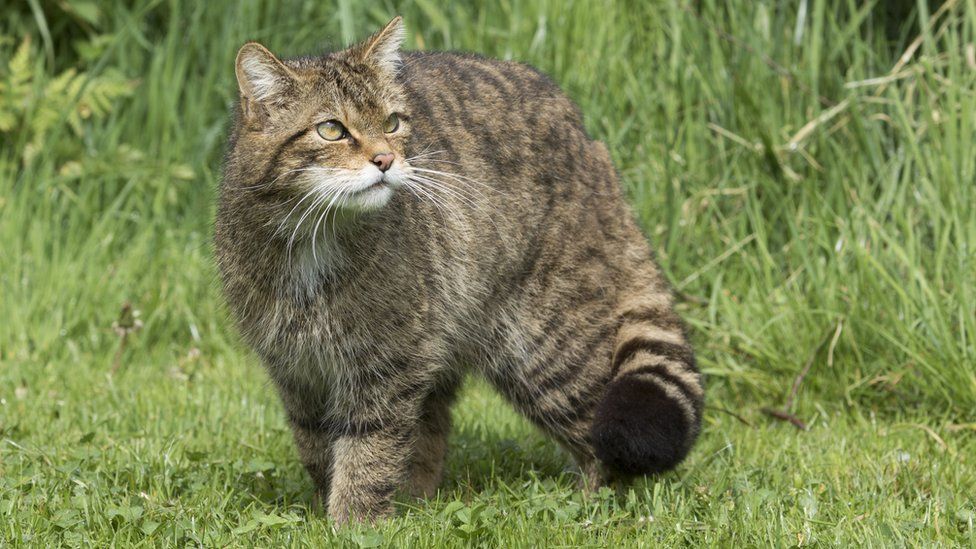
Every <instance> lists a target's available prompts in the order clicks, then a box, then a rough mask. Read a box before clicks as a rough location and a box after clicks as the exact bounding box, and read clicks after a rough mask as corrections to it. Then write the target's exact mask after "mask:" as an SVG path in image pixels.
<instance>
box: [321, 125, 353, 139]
mask: <svg viewBox="0 0 976 549" xmlns="http://www.w3.org/2000/svg"><path fill="white" fill-rule="evenodd" d="M315 131H317V132H319V136H321V137H322V139H325V140H326V141H338V140H340V139H342V138H343V137H346V136H347V135H349V132H347V131H346V127H345V126H343V125H342V123H340V122H339V121H338V120H326V121H325V122H322V123H321V124H319V125H318V126H315Z"/></svg>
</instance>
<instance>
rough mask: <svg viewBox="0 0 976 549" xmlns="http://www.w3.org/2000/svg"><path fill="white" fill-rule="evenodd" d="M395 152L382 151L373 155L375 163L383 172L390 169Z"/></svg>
mask: <svg viewBox="0 0 976 549" xmlns="http://www.w3.org/2000/svg"><path fill="white" fill-rule="evenodd" d="M394 158H396V157H395V156H393V153H380V154H378V155H376V156H374V157H373V164H374V165H375V166H376V167H377V168H379V169H380V171H381V172H385V171H386V170H389V169H390V166H392V165H393V159H394Z"/></svg>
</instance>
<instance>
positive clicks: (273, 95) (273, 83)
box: [236, 42, 295, 113]
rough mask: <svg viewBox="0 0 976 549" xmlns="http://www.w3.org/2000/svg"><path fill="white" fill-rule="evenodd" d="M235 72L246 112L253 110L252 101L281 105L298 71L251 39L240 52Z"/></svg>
mask: <svg viewBox="0 0 976 549" xmlns="http://www.w3.org/2000/svg"><path fill="white" fill-rule="evenodd" d="M236 72H237V85H238V86H239V87H240V90H241V99H242V100H243V101H244V108H245V113H247V112H248V111H249V110H250V107H251V105H250V103H256V104H258V105H262V106H264V107H272V106H278V105H281V104H282V103H284V102H285V100H286V99H287V97H288V96H289V94H290V93H291V91H292V89H293V88H294V86H295V74H294V73H293V72H292V71H291V70H290V69H289V68H288V67H286V66H285V64H284V63H282V62H281V61H280V60H279V59H278V58H277V57H275V56H274V54H273V53H271V52H270V51H268V48H265V47H264V46H262V45H261V44H258V43H257V42H248V43H247V44H244V45H243V46H242V47H241V49H240V51H238V52H237V68H236Z"/></svg>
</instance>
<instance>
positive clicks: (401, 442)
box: [329, 418, 414, 524]
mask: <svg viewBox="0 0 976 549" xmlns="http://www.w3.org/2000/svg"><path fill="white" fill-rule="evenodd" d="M370 427H371V428H369V429H367V430H365V431H363V432H356V433H349V434H344V435H340V436H339V437H337V438H336V440H335V443H334V444H333V445H332V470H331V489H330V491H329V517H330V518H331V519H332V520H333V521H334V522H335V523H336V524H344V523H347V522H350V521H356V520H376V519H379V518H383V517H386V516H389V515H390V514H392V512H393V495H394V493H395V492H396V491H397V489H399V488H400V486H401V485H402V484H403V483H404V481H405V479H406V476H407V471H408V469H409V465H410V458H411V453H412V452H411V450H412V445H413V437H414V425H411V424H410V423H409V422H407V421H405V420H404V418H391V420H390V421H389V422H384V424H383V425H382V426H370Z"/></svg>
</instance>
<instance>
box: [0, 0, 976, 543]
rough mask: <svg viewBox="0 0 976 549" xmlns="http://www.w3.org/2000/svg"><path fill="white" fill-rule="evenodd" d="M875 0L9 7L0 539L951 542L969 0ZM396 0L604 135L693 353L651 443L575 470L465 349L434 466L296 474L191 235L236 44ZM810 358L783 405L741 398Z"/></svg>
mask: <svg viewBox="0 0 976 549" xmlns="http://www.w3.org/2000/svg"><path fill="white" fill-rule="evenodd" d="M888 4H889V3H886V2H882V1H874V2H870V1H869V2H854V1H852V0H851V1H847V0H836V1H832V2H828V1H826V0H810V1H809V2H800V3H796V2H774V1H772V0H767V1H762V2H746V1H736V2H730V3H726V2H718V1H715V0H701V1H698V2H693V3H692V2H663V1H662V2H653V3H651V2H647V3H645V2H640V3H637V2H635V3H632V4H625V3H606V4H605V3H598V2H595V1H593V2H584V1H579V2H572V3H564V2H560V1H556V0H549V1H546V0H541V1H538V2H531V3H529V2H505V1H503V2H477V3H473V4H465V5H460V4H457V5H453V4H452V6H451V7H450V9H448V7H447V5H446V4H444V5H442V4H439V3H436V2H432V1H430V0H413V1H403V2H389V1H386V2H363V3H360V2H352V1H334V2H325V1H322V2H310V3H300V2H294V3H293V5H291V6H279V4H277V3H270V2H268V3H265V2H250V3H241V4H238V3H235V2H208V3H184V2H180V1H177V0H156V1H149V0H136V1H133V2H121V1H114V2H105V3H89V2H82V1H70V2H62V3H47V2H44V3H42V2H38V1H36V0H30V1H28V2H27V3H26V4H24V5H22V6H19V7H15V8H5V17H4V18H3V21H0V83H2V84H0V143H2V144H0V318H2V319H4V321H3V322H2V323H0V516H2V517H3V520H0V545H21V544H24V545H56V544H65V545H98V546H101V545H107V544H146V545H171V544H173V545H175V544H187V543H192V544H201V545H227V544H230V545H247V546H251V545H321V544H323V543H325V542H336V543H341V544H344V545H348V546H354V547H355V546H379V545H408V544H413V545H424V546H426V545H433V544H448V545H465V544H483V545H493V546H498V545H503V546H536V545H610V546H621V545H643V546H656V545H660V544H677V543H694V544H713V545H732V544H745V545H747V546H751V545H808V544H817V545H827V544H837V545H852V544H859V545H860V544H864V545H873V546H889V545H930V544H931V545H945V546H960V545H961V546H976V527H974V524H973V523H974V521H976V499H974V495H973V494H976V466H974V464H973V462H972V456H974V455H976V423H974V421H976V344H974V337H976V313H974V311H976V259H974V258H976V252H974V246H976V216H974V215H973V213H972V212H973V206H974V205H976V185H974V183H976V154H973V151H974V150H976V147H974V137H976V93H974V91H973V90H974V89H976V60H974V56H976V53H973V47H974V46H973V44H974V42H976V1H974V0H957V1H947V2H944V3H942V4H940V5H939V6H941V7H939V6H937V5H932V6H930V5H929V4H928V3H926V2H918V3H917V4H916V3H907V7H906V9H904V10H902V12H903V13H902V14H901V15H903V16H904V17H902V16H901V15H899V16H898V17H897V18H895V16H893V15H892V14H891V13H887V12H888ZM899 4H900V3H899ZM473 5H476V6H477V9H475V8H474V7H469V6H473ZM895 11H897V10H895ZM393 13H400V14H402V15H404V16H405V19H406V21H407V25H408V27H409V28H410V30H411V36H410V38H409V39H408V48H410V49H419V48H423V49H465V50H471V51H478V52H481V53H484V54H487V55H492V56H497V57H502V58H512V59H519V60H523V61H527V62H530V63H533V64H535V65H536V66H538V67H540V68H542V69H543V70H545V71H547V72H548V73H550V74H552V75H553V77H554V78H555V79H556V80H557V81H558V82H559V83H560V84H561V85H562V86H563V87H564V89H566V90H567V92H568V93H569V94H570V95H571V96H572V97H573V98H574V99H576V100H577V101H578V102H579V104H580V106H581V108H582V110H583V112H584V114H585V117H586V120H587V124H588V126H589V128H590V131H591V133H592V134H593V135H594V136H596V137H598V138H600V139H602V140H604V141H605V142H606V143H607V144H608V146H609V148H610V150H611V151H612V153H613V155H614V157H615V160H616V162H617V166H618V168H619V169H620V172H621V174H622V176H623V180H624V183H625V185H626V187H627V190H628V193H629V196H630V197H631V200H632V203H633V204H634V207H635V210H636V212H637V213H638V215H639V218H640V220H641V223H642V225H643V227H644V228H645V229H646V231H647V233H648V235H649V236H650V238H651V239H652V240H653V241H654V243H655V246H656V248H657V249H658V251H659V253H658V258H659V260H660V262H661V264H662V267H663V268H664V270H665V272H666V273H667V275H668V277H669V278H670V279H671V280H672V281H674V283H675V286H676V288H677V289H678V290H679V291H680V295H681V296H682V299H681V301H682V303H681V313H682V314H683V316H684V317H685V318H687V319H688V321H689V323H690V324H691V326H692V328H693V336H694V339H695V342H696V344H697V347H698V350H699V357H700V362H701V364H702V367H703V369H704V371H705V372H706V373H707V375H708V382H709V388H708V398H709V402H710V404H711V405H712V406H713V407H712V408H710V409H709V413H708V414H707V415H706V418H705V428H704V432H703V435H702V438H701V442H700V444H699V446H698V447H697V449H696V450H695V451H694V453H693V455H692V456H691V458H690V459H689V460H688V461H687V462H686V463H685V464H683V465H682V466H681V467H680V468H679V469H678V470H677V471H675V472H673V473H669V474H667V475H664V476H662V477H659V478H654V479H648V480H646V481H642V482H638V483H636V484H635V485H634V486H632V487H630V488H629V489H626V490H623V491H621V492H619V493H614V492H611V491H603V492H599V493H596V494H590V495H584V494H581V493H578V492H577V491H575V490H574V489H573V488H572V486H573V483H574V479H573V477H572V474H570V473H564V472H563V468H564V466H565V465H566V460H565V458H564V457H563V456H561V455H560V454H559V453H558V451H557V450H556V448H555V446H554V445H553V444H551V443H550V442H548V441H546V440H545V439H544V438H543V437H542V436H541V435H539V434H538V433H537V432H536V431H535V430H534V429H532V428H531V427H530V426H529V425H528V424H527V423H526V422H525V421H523V420H522V419H520V418H518V417H517V416H516V415H515V414H514V413H513V412H512V411H511V410H510V409H509V408H508V407H507V406H506V405H504V404H502V403H501V401H500V400H499V399H498V398H497V397H496V396H494V395H493V394H492V393H491V392H490V391H489V390H488V389H487V388H486V387H484V386H483V385H481V384H480V383H478V382H472V383H470V384H469V386H468V387H467V389H466V392H465V395H464V398H463V399H462V400H461V402H460V404H459V406H458V409H457V411H456V418H455V419H456V422H455V423H456V433H455V435H454V438H453V439H452V444H451V457H450V461H449V471H448V477H447V479H446V480H445V483H444V485H443V490H442V492H441V494H440V496H439V497H438V498H437V499H435V500H433V501H428V502H423V503H413V502H402V503H401V505H400V515H399V516H398V518H396V519H394V520H392V521H390V522H387V523H382V524H379V525H376V526H362V527H357V528H351V529H346V530H340V531H338V532H334V531H333V530H332V528H331V525H330V524H329V523H328V521H327V520H325V519H324V518H322V515H321V513H319V512H317V511H316V510H315V509H314V508H313V506H312V504H311V491H310V481H309V480H308V479H307V477H306V476H305V473H304V472H303V471H302V469H301V466H300V465H299V463H298V461H297V457H296V454H295V451H294V448H293V446H292V443H291V440H290V434H289V433H288V432H287V428H286V426H285V422H284V419H283V415H282V412H281V410H280V406H279V405H278V403H277V402H276V399H275V396H274V394H273V391H272V390H271V388H270V387H269V386H268V382H267V379H266V376H265V375H264V373H263V372H262V370H261V367H260V365H259V364H258V361H257V360H256V359H255V357H254V356H253V355H251V354H250V353H248V352H247V350H246V349H245V348H244V347H243V346H242V345H241V343H240V342H239V341H238V339H237V337H236V335H235V333H234V330H233V327H232V326H231V324H230V322H229V321H228V320H227V316H226V313H225V311H224V309H223V306H222V303H221V298H220V295H219V292H218V287H217V285H216V281H215V273H214V268H213V265H212V261H211V253H210V248H209V238H210V236H209V235H210V222H211V220H212V216H213V199H214V189H215V187H216V184H217V181H218V178H219V173H220V157H221V153H222V147H223V143H224V134H225V131H226V124H227V113H228V110H229V105H230V104H231V102H232V100H233V98H234V96H235V93H236V90H235V85H234V81H233V71H232V66H233V56H234V54H235V53H236V49H237V47H238V46H239V45H240V44H241V43H242V42H244V41H245V40H247V39H257V40H260V41H263V42H264V43H266V44H267V45H269V46H270V47H271V48H272V49H274V50H275V51H279V52H282V53H284V54H298V53H306V52H309V51H316V50H318V49H321V48H323V47H325V48H328V47H337V46H341V45H342V44H344V43H346V42H349V41H350V40H352V39H354V38H356V37H360V36H364V35H365V34H366V33H368V32H370V31H371V30H372V29H374V28H376V27H378V26H379V25H381V24H382V23H384V22H385V21H386V20H387V19H388V18H389V16H390V15H391V14H393ZM25 37H29V42H27V43H26V45H24V44H25V42H24V40H25ZM18 51H19V52H20V56H19V57H18V55H17V53H16V52H18ZM906 52H908V53H909V54H910V55H906V56H904V57H903V54H904V53H906ZM66 71H75V73H71V72H66ZM127 302H129V303H131V304H132V306H133V308H134V309H136V310H138V311H139V313H140V315H139V317H138V321H139V322H138V323H136V322H135V319H133V318H131V317H126V315H122V316H121V317H120V310H121V309H122V308H123V305H124V304H125V303H127ZM113 323H114V326H113ZM127 327H128V328H127ZM120 334H126V335H124V336H123V335H120ZM807 365H809V373H808V374H807V375H806V377H805V378H804V379H803V382H802V383H801V385H800V387H799V390H798V393H797V396H796V398H795V399H790V400H791V401H792V402H791V403H790V409H789V411H790V412H791V413H793V414H794V415H796V416H797V417H798V418H800V419H802V420H803V421H804V422H805V423H807V424H809V426H810V429H809V430H807V431H800V430H797V429H795V428H794V427H793V426H792V425H790V424H789V423H785V422H780V421H777V420H775V419H773V418H771V417H769V416H767V415H765V414H764V413H763V412H762V411H761V409H762V408H763V407H766V406H770V407H782V406H784V404H785V403H786V401H787V395H789V393H790V388H791V385H792V383H793V381H794V378H795V377H796V376H797V374H798V373H800V371H801V370H803V369H804V367H805V366H807ZM723 410H724V411H723ZM726 411H729V412H734V413H735V414H737V415H738V416H740V417H739V418H736V417H734V416H733V415H731V414H729V413H725V412H726ZM740 419H741V420H744V421H745V422H747V423H748V424H746V423H743V422H742V421H740Z"/></svg>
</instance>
